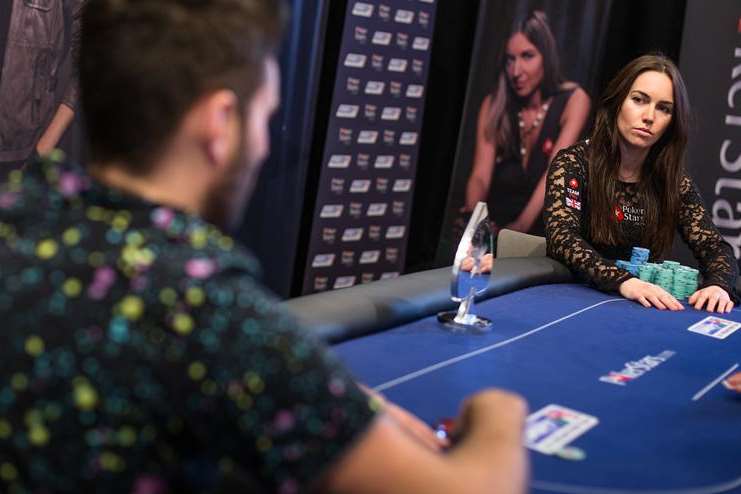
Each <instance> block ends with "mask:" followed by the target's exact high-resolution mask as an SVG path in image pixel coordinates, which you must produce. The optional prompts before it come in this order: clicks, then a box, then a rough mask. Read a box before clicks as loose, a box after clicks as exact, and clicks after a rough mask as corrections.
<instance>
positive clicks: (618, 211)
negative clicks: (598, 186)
mask: <svg viewBox="0 0 741 494" xmlns="http://www.w3.org/2000/svg"><path fill="white" fill-rule="evenodd" d="M613 213H614V215H615V221H617V222H618V223H622V222H623V221H628V222H630V223H636V224H639V225H642V224H643V222H644V216H645V215H646V210H645V209H643V208H637V207H635V206H628V205H620V204H616V205H615V207H614V208H613Z"/></svg>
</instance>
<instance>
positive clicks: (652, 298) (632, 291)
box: [619, 278, 684, 310]
mask: <svg viewBox="0 0 741 494" xmlns="http://www.w3.org/2000/svg"><path fill="white" fill-rule="evenodd" d="M619 291H620V295H622V296H623V297H625V298H627V299H628V300H635V301H636V302H638V303H639V304H641V305H643V306H644V307H651V306H653V307H656V308H657V309H660V310H666V309H669V310H683V309H684V306H683V305H682V304H680V303H679V301H677V299H676V298H674V297H673V296H672V295H671V294H670V293H669V292H667V291H666V290H664V289H663V288H661V287H660V286H658V285H654V284H653V283H649V282H647V281H643V280H639V279H638V278H631V279H629V280H627V281H623V282H622V283H621V284H620V289H619Z"/></svg>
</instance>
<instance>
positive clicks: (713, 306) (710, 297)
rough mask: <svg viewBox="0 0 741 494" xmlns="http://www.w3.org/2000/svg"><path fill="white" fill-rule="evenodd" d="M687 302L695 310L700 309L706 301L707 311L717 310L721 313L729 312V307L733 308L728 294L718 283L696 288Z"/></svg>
mask: <svg viewBox="0 0 741 494" xmlns="http://www.w3.org/2000/svg"><path fill="white" fill-rule="evenodd" d="M688 302H689V303H690V305H693V306H694V307H695V309H697V310H702V308H703V306H704V305H705V304H706V303H707V306H706V309H707V311H708V312H719V313H721V314H723V313H726V312H731V309H733V302H732V301H731V297H730V295H728V292H727V291H725V290H724V289H722V288H721V287H719V286H718V285H710V286H706V287H705V288H703V289H701V290H697V291H696V292H695V293H693V294H692V295H691V296H690V298H689V300H688Z"/></svg>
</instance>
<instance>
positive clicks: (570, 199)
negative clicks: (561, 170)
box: [566, 177, 581, 211]
mask: <svg viewBox="0 0 741 494" xmlns="http://www.w3.org/2000/svg"><path fill="white" fill-rule="evenodd" d="M566 205H567V206H568V207H570V208H571V209H576V210H577V211H581V192H580V191H579V181H578V180H577V179H576V178H574V177H571V178H569V179H568V181H567V182H566Z"/></svg>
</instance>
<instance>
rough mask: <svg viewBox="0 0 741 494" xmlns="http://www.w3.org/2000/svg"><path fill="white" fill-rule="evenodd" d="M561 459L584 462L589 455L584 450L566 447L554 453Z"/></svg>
mask: <svg viewBox="0 0 741 494" xmlns="http://www.w3.org/2000/svg"><path fill="white" fill-rule="evenodd" d="M554 454H555V455H556V456H558V457H559V458H562V459H564V460H569V461H582V460H584V459H586V457H587V454H586V453H585V452H584V450H583V449H581V448H577V447H574V446H566V447H565V448H561V449H560V450H558V451H556V452H555V453H554Z"/></svg>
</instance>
